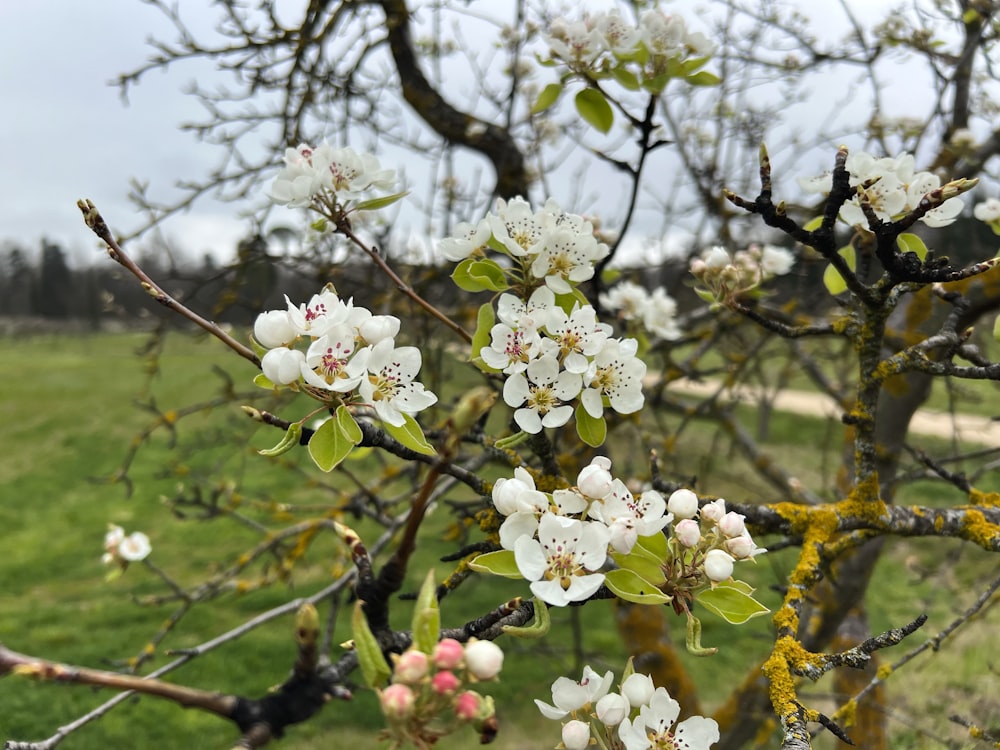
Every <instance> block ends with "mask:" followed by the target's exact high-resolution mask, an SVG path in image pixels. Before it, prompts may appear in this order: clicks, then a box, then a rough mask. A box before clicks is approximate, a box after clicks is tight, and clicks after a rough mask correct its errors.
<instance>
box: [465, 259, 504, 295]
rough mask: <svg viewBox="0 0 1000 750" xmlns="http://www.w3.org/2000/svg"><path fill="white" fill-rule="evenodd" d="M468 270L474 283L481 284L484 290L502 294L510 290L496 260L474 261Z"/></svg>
mask: <svg viewBox="0 0 1000 750" xmlns="http://www.w3.org/2000/svg"><path fill="white" fill-rule="evenodd" d="M468 270H469V278H470V279H471V280H472V283H474V284H479V285H480V286H481V287H482V288H483V289H489V290H490V291H491V292H502V291H504V290H505V289H510V284H509V283H508V281H507V277H506V276H505V275H504V272H503V269H502V268H501V267H500V264H499V263H497V262H496V261H495V260H489V259H483V260H473V261H472V263H471V264H470V265H469V266H468ZM456 283H458V282H456Z"/></svg>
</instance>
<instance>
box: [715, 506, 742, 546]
mask: <svg viewBox="0 0 1000 750" xmlns="http://www.w3.org/2000/svg"><path fill="white" fill-rule="evenodd" d="M719 531H721V532H722V533H723V534H725V536H726V538H727V539H732V538H733V537H734V536H741V535H742V534H743V532H744V531H746V523H745V517H744V516H743V514H742V513H737V512H735V511H732V510H731V511H729V512H728V513H726V515H724V516H723V517H722V518H720V519H719Z"/></svg>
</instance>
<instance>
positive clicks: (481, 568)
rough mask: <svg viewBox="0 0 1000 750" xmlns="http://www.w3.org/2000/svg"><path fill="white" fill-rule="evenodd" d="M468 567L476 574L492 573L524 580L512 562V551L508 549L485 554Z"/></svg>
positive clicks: (515, 564)
mask: <svg viewBox="0 0 1000 750" xmlns="http://www.w3.org/2000/svg"><path fill="white" fill-rule="evenodd" d="M469 567H470V568H472V569H473V570H475V571H476V572H477V573H492V574H493V575H495V576H503V577H504V578H524V576H523V575H521V571H520V570H518V569H517V563H516V562H515V561H514V551H513V550H509V549H501V550H497V551H496V552H486V553H485V554H482V555H480V556H479V557H477V558H475V559H474V560H471V561H470V562H469Z"/></svg>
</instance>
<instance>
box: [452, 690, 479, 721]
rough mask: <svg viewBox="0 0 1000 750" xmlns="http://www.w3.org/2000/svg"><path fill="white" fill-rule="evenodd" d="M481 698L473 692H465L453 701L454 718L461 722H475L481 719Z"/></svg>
mask: <svg viewBox="0 0 1000 750" xmlns="http://www.w3.org/2000/svg"><path fill="white" fill-rule="evenodd" d="M484 703H485V702H484V701H483V696H481V695H480V694H479V693H477V692H476V691H475V690H466V691H465V692H464V693H462V694H461V695H459V696H458V698H456V699H455V716H457V717H458V718H459V719H461V720H462V721H475V720H476V719H480V718H483V717H482V716H481V715H480V714H481V713H482V710H483V705H484Z"/></svg>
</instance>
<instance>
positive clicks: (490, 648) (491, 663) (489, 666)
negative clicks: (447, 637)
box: [465, 638, 503, 680]
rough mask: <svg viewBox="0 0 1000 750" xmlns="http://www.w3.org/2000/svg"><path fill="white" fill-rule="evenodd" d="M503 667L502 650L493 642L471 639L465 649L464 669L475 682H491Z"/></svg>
mask: <svg viewBox="0 0 1000 750" xmlns="http://www.w3.org/2000/svg"><path fill="white" fill-rule="evenodd" d="M502 667H503V650H502V649H501V648H500V647H499V646H498V645H497V644H495V643H494V642H493V641H480V640H477V639H475V638H473V639H471V640H470V641H469V643H468V644H467V645H466V647H465V668H466V669H468V670H469V674H471V675H472V676H473V677H475V678H476V679H477V680H492V679H494V678H495V677H496V676H497V675H498V674H500V669H501V668H502Z"/></svg>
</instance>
